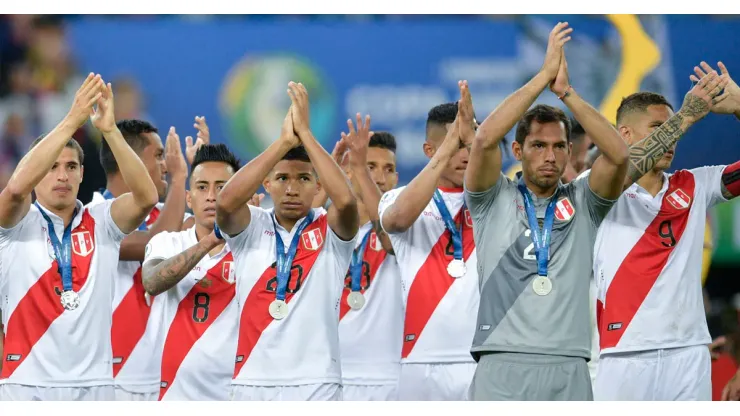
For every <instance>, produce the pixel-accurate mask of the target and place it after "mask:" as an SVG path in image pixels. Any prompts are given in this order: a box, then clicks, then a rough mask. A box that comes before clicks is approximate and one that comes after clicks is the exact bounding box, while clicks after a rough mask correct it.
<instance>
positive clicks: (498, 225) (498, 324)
mask: <svg viewBox="0 0 740 416" xmlns="http://www.w3.org/2000/svg"><path fill="white" fill-rule="evenodd" d="M517 183H518V182H517V181H512V180H511V179H509V178H507V177H506V176H505V175H504V174H501V176H500V177H499V180H498V182H496V184H495V185H494V186H493V187H492V188H491V189H489V190H487V191H483V192H470V191H467V190H466V191H465V201H466V203H467V206H468V208H469V209H470V213H471V215H472V217H473V235H474V237H475V245H476V249H477V251H478V253H479V255H478V276H479V285H480V293H481V299H480V308H479V309H478V322H477V325H476V330H475V336H474V338H473V347H472V350H471V352H472V354H473V357H474V358H475V359H476V361H477V360H478V358H479V357H480V354H479V353H480V352H483V351H507V352H521V353H537V354H551V355H564V356H574V357H583V358H586V359H590V357H591V322H590V310H589V281H590V279H591V270H592V266H593V247H594V240H595V238H596V230H597V228H598V227H599V224H600V223H601V220H602V219H603V218H604V217H605V216H606V214H607V213H608V212H609V209H610V208H611V207H612V205H613V204H614V203H615V202H616V201H609V200H606V199H603V198H601V197H599V196H598V195H596V194H595V193H593V192H592V191H591V188H590V187H589V185H588V177H587V176H584V177H582V178H579V179H576V180H575V181H573V182H571V183H569V184H567V185H563V184H562V183H561V184H560V185H559V187H560V191H559V193H558V202H557V204H556V206H555V220H554V224H553V228H552V235H551V239H550V261H549V264H548V273H547V274H548V277H549V278H550V280H551V282H552V289H551V291H550V292H549V293H548V294H547V295H544V296H541V295H538V294H537V293H536V292H535V290H534V287H533V280H534V279H535V278H536V277H537V260H536V256H535V250H534V244H533V243H532V238H531V236H530V231H529V222H528V221H527V214H526V210H525V207H524V200H523V196H522V194H521V193H520V192H519V189H517ZM527 191H528V192H530V191H529V190H527ZM530 195H531V196H532V201H533V202H534V207H535V211H536V213H537V218H538V222H539V226H540V227H542V222H543V219H544V216H545V209H546V207H547V204H548V203H549V201H550V198H537V197H536V196H535V195H534V194H532V193H531V192H530ZM540 293H542V292H540Z"/></svg>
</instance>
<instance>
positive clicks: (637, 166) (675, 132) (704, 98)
mask: <svg viewBox="0 0 740 416" xmlns="http://www.w3.org/2000/svg"><path fill="white" fill-rule="evenodd" d="M725 85H727V80H726V79H723V78H720V77H719V76H717V72H711V73H709V74H707V75H706V76H704V77H703V78H702V79H701V80H700V81H699V83H698V84H696V85H695V86H694V88H692V89H691V91H689V92H688V93H687V94H686V97H684V100H683V105H682V106H681V109H680V110H678V112H677V113H676V114H674V115H673V117H671V118H669V119H668V120H667V121H666V122H665V123H663V124H662V125H661V126H660V127H658V128H656V129H655V130H653V132H652V133H650V135H648V136H647V137H645V138H644V139H642V140H640V141H639V142H637V143H635V144H633V145H632V146H630V156H629V162H630V163H629V167H628V169H627V178H626V179H625V184H624V189H627V188H628V187H629V186H630V185H632V184H633V183H634V182H637V181H638V180H639V179H640V178H641V177H642V176H643V175H645V174H646V173H647V172H649V171H651V170H652V169H653V168H654V167H655V164H656V163H658V161H659V160H660V159H661V158H662V157H663V155H664V154H665V152H667V151H668V150H671V149H673V148H674V146H675V145H676V143H677V142H678V139H680V138H681V136H683V135H684V133H686V131H687V130H688V129H689V127H691V126H692V125H694V124H695V123H696V122H698V121H699V120H701V119H702V118H704V117H705V116H706V115H707V114H708V113H709V110H710V109H711V108H712V105H713V100H714V98H715V97H716V96H717V95H718V94H719V93H720V91H722V89H723V88H724V87H725Z"/></svg>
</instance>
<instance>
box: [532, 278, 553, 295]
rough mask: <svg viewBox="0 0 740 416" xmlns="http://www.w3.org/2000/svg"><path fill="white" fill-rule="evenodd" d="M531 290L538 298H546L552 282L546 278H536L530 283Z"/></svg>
mask: <svg viewBox="0 0 740 416" xmlns="http://www.w3.org/2000/svg"><path fill="white" fill-rule="evenodd" d="M532 289H533V290H534V293H536V294H538V295H539V296H547V295H549V294H550V292H551V291H552V280H550V278H549V277H547V276H537V277H536V278H535V279H534V280H533V281H532Z"/></svg>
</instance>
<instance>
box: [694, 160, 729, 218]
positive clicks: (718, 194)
mask: <svg viewBox="0 0 740 416" xmlns="http://www.w3.org/2000/svg"><path fill="white" fill-rule="evenodd" d="M726 167H727V166H726V165H720V166H702V167H700V168H696V169H690V170H689V171H690V172H691V173H692V174H693V175H694V178H695V180H696V183H697V185H699V186H700V187H701V188H703V189H704V196H705V198H706V202H705V204H706V206H707V208H710V207H713V206H715V205H717V204H720V203H722V202H727V199H725V197H724V196H722V173H723V172H724V171H725V168H726Z"/></svg>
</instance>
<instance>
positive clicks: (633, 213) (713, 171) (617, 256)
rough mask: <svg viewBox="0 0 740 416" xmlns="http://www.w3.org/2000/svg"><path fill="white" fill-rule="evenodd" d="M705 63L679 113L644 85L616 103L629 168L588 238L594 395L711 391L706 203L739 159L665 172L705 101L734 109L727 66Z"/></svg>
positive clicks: (732, 186) (737, 108) (730, 183)
mask: <svg viewBox="0 0 740 416" xmlns="http://www.w3.org/2000/svg"><path fill="white" fill-rule="evenodd" d="M702 66H703V67H704V70H705V71H707V73H706V74H704V73H703V72H701V74H702V78H701V80H699V83H698V84H697V85H695V86H694V87H693V88H692V89H691V91H689V92H688V93H687V94H686V96H685V98H684V101H683V105H682V106H681V109H680V110H678V112H676V113H674V111H673V107H672V106H671V105H670V104H669V103H668V101H667V100H666V99H665V98H664V97H663V96H661V95H658V94H654V93H649V92H639V93H635V94H632V95H630V96H629V97H626V98H625V99H623V100H622V103H621V104H620V106H619V108H618V109H617V125H618V127H619V131H620V133H621V134H622V137H623V138H624V140H625V141H626V142H627V143H628V144H630V169H629V172H628V176H627V181H626V183H625V187H626V188H627V189H626V192H625V193H624V195H622V196H621V197H620V198H619V200H618V202H617V204H616V205H615V206H614V208H613V209H612V211H611V212H609V214H608V215H607V217H606V218H605V219H604V221H603V223H602V225H601V228H600V229H599V232H598V235H597V238H596V245H595V246H594V253H595V254H594V264H593V271H594V276H596V280H597V286H598V300H599V302H598V306H597V310H598V312H597V316H598V323H599V324H598V325H599V336H600V346H601V356H600V362H599V371H598V373H597V375H596V382H595V384H594V397H595V398H596V399H597V400H711V398H712V391H711V377H710V370H711V362H710V354H709V349H708V348H707V345H709V344H710V343H711V341H712V340H711V338H710V336H709V330H708V328H707V321H706V315H705V312H704V302H703V297H702V288H701V269H702V251H703V243H704V231H705V224H706V218H707V209H709V208H710V207H712V206H714V205H716V204H718V203H721V202H724V201H727V200H729V199H732V198H734V197H736V196H737V195H740V162H737V163H735V164H732V165H729V166H725V165H723V166H705V167H700V168H695V169H690V170H679V171H676V172H674V173H673V174H667V173H665V171H666V170H667V169H669V168H670V166H671V161H672V160H673V155H674V152H675V148H676V143H677V141H678V140H679V139H680V138H681V136H682V135H683V134H684V133H685V132H686V131H687V129H688V128H689V127H691V126H692V125H693V124H695V123H696V122H698V121H699V120H701V119H702V118H704V117H705V116H706V115H707V114H708V113H709V111H710V109H713V108H717V109H715V111H718V112H726V113H734V114H736V115H738V114H740V94H738V92H740V91H738V87H737V84H734V82H732V85H729V83H730V81H731V78H730V75H729V73H727V70H726V68H725V67H724V65H722V64H720V69H721V70H722V75H721V76H720V75H719V74H717V72H715V71H713V70H712V69H711V68H710V67H709V66H708V65H707V64H706V63H702ZM699 71H701V70H699ZM725 85H727V89H726V92H725V94H723V95H721V96H718V94H719V93H720V91H721V90H722V89H723V88H724V87H725ZM591 174H593V170H592V171H591Z"/></svg>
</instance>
